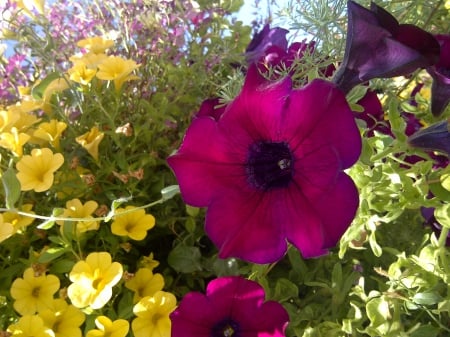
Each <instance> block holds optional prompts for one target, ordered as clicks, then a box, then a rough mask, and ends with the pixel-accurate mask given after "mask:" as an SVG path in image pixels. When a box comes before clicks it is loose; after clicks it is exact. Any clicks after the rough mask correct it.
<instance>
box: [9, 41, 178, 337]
mask: <svg viewBox="0 0 450 337" xmlns="http://www.w3.org/2000/svg"><path fill="white" fill-rule="evenodd" d="M113 44H114V42H113V41H112V40H105V39H103V38H100V37H94V38H90V39H85V40H82V41H79V42H78V44H77V45H78V47H80V48H82V50H83V53H82V54H80V55H78V56H74V57H72V58H71V61H72V63H73V66H72V67H71V68H70V69H69V70H68V71H67V73H66V74H57V75H55V74H53V75H52V74H51V75H49V76H48V77H47V78H45V79H43V80H42V81H40V82H39V83H36V85H35V86H33V87H32V88H20V93H21V100H20V102H18V103H16V104H13V105H10V106H7V107H0V147H1V148H2V149H1V151H2V152H1V154H3V153H7V154H9V155H10V156H11V158H12V160H11V161H10V163H9V168H8V170H7V171H6V170H5V171H4V172H0V177H2V179H3V178H4V182H5V181H6V180H7V179H9V180H12V182H11V190H13V188H14V184H16V189H17V190H18V191H16V192H17V193H21V194H20V197H17V198H16V199H14V198H13V200H12V201H11V202H12V204H10V205H9V206H7V207H8V209H7V210H5V209H3V213H0V242H3V241H5V240H8V239H11V240H12V239H14V236H15V235H16V234H19V235H23V238H26V239H28V237H27V235H28V234H29V233H30V231H29V230H28V231H27V230H26V228H27V227H28V226H30V225H31V224H32V223H33V221H34V217H33V216H34V215H35V214H34V212H38V211H37V210H36V209H39V208H41V206H42V205H38V204H37V202H36V200H39V199H38V198H36V197H35V196H36V193H41V194H40V196H43V197H45V198H47V197H48V198H54V200H59V201H60V202H61V203H63V205H64V206H63V207H61V208H55V209H54V215H53V217H52V218H51V219H49V221H48V223H47V224H44V225H43V224H41V225H40V226H39V227H38V228H37V229H35V232H34V233H33V235H34V234H36V235H37V236H38V237H42V238H46V239H47V238H48V240H45V243H43V247H42V248H39V249H40V250H41V251H38V252H36V251H34V249H35V247H34V246H33V247H30V264H29V265H32V266H33V267H29V268H27V269H26V270H24V272H23V274H22V277H18V278H16V279H15V280H14V281H13V283H12V285H11V287H10V296H11V298H12V299H13V303H12V307H13V309H14V310H15V312H16V313H17V314H18V316H19V318H18V319H17V320H15V321H14V323H12V324H10V325H9V326H8V327H7V330H6V333H7V334H10V335H12V336H16V337H31V336H33V337H50V336H51V337H82V336H86V337H125V336H126V335H129V334H130V333H131V332H132V334H133V335H134V336H135V337H170V328H171V326H170V319H169V314H170V313H171V312H172V311H173V310H174V309H175V306H176V299H175V296H174V295H173V294H171V293H168V292H164V291H163V288H164V278H163V276H162V275H161V274H159V273H154V272H153V269H154V268H155V267H156V266H158V264H159V263H158V262H157V261H155V260H154V259H153V255H152V254H151V255H150V256H149V257H148V258H143V260H142V261H141V264H138V265H137V267H136V268H137V270H136V271H135V272H134V273H130V272H128V271H126V269H127V266H124V265H122V264H121V263H120V262H117V261H114V260H113V257H112V256H111V254H110V253H109V252H104V251H94V252H89V253H88V252H84V251H83V249H84V247H82V245H83V243H84V240H85V239H86V238H90V236H89V234H86V233H87V232H90V233H91V234H92V232H93V231H98V230H100V231H107V232H109V233H112V234H113V235H115V236H116V237H115V239H116V240H117V242H120V247H125V246H126V245H127V244H129V245H130V243H129V242H128V240H134V241H141V240H144V239H145V238H146V236H147V232H148V231H149V230H150V229H152V228H153V227H154V226H155V218H154V217H153V216H152V215H151V214H147V213H146V212H145V211H144V209H142V208H141V207H136V206H125V207H123V208H117V209H114V210H112V211H111V212H109V213H108V211H109V210H108V207H107V206H105V205H99V203H98V202H97V201H95V200H92V195H95V192H94V193H93V194H91V195H90V196H89V197H86V199H87V200H83V199H82V196H83V195H82V194H81V193H78V194H77V193H74V192H73V191H77V190H76V189H77V188H79V186H74V184H73V183H72V184H65V182H66V180H68V181H69V180H70V179H72V178H73V176H75V177H77V178H79V180H76V181H80V182H82V183H83V184H84V185H86V186H91V185H92V184H95V179H96V177H95V175H94V173H93V172H92V171H90V169H88V168H86V165H84V166H83V165H82V164H80V162H79V161H81V159H79V158H78V157H76V156H75V157H73V156H70V154H67V153H66V152H65V151H66V150H67V149H68V148H69V149H70V150H71V151H72V150H73V148H77V147H79V148H82V149H84V150H85V151H86V152H87V153H88V154H89V155H90V156H91V157H92V158H93V159H94V161H95V162H94V163H93V165H98V166H99V167H100V166H101V165H102V164H103V162H102V160H103V157H102V152H101V148H100V144H101V142H102V141H104V139H105V137H108V136H107V134H105V132H103V131H105V130H110V131H111V132H114V134H117V133H120V132H122V133H123V135H125V136H130V135H131V134H132V129H131V127H130V126H128V127H124V130H125V129H126V130H125V131H126V132H125V131H119V132H118V131H117V130H115V129H114V128H109V129H108V126H105V125H104V124H101V123H98V124H99V125H94V126H89V127H88V128H85V129H83V131H82V132H79V131H78V130H80V129H81V128H80V126H83V125H81V123H80V124H77V123H78V121H75V122H73V121H74V119H73V118H72V115H71V113H73V111H72V112H71V111H66V110H65V109H61V107H62V106H64V104H63V103H64V102H65V99H67V97H68V96H70V95H72V94H74V95H76V94H78V93H82V94H87V93H88V91H89V90H92V91H95V90H97V89H99V88H100V89H99V90H100V91H97V92H102V91H101V90H103V89H106V90H108V89H109V88H110V87H113V89H114V90H113V91H111V90H110V92H111V93H112V94H113V95H117V93H118V92H120V90H121V89H122V88H123V86H124V83H125V82H127V81H130V80H134V79H137V78H138V77H137V76H136V75H134V74H133V72H134V71H135V70H136V69H137V68H138V67H139V65H137V64H136V62H134V61H132V60H127V59H125V58H122V57H120V56H112V55H107V54H106V51H107V49H108V48H111V47H112V46H113ZM105 81H106V82H105ZM76 113H83V111H76ZM94 123H97V122H96V120H95V119H94ZM130 130H131V131H130ZM106 139H108V138H106ZM104 142H105V141H104ZM78 150H79V149H77V151H78ZM84 150H83V151H84ZM1 154H0V155H1ZM0 158H1V157H0ZM77 160H79V161H77ZM114 174H115V175H114ZM143 174H144V171H143V169H142V168H139V169H138V170H136V171H128V175H127V179H129V178H130V177H133V178H135V179H137V180H140V179H142V176H143ZM6 176H7V177H6ZM112 176H120V174H119V173H116V172H115V171H113V172H112ZM14 179H15V181H14ZM73 181H74V180H71V182H73ZM75 185H76V183H75ZM17 186H18V187H17ZM13 192H14V191H13ZM14 193H15V192H14ZM28 196H30V198H28ZM17 199H19V201H17ZM29 200H32V201H31V202H33V203H28V202H29ZM16 204H18V205H17V207H16V208H15V206H16ZM38 206H39V207H38ZM33 208H34V211H33ZM106 215H107V216H106ZM36 217H40V216H38V215H36ZM110 220H111V223H110V224H106V222H107V221H110ZM54 224H56V225H57V226H55V228H57V229H59V231H58V230H56V232H55V230H54V229H52V232H51V233H56V235H54V236H52V234H50V232H48V233H47V232H46V231H45V230H46V229H50V228H52V227H53V226H54ZM46 226H48V227H46ZM27 233H28V234H27ZM12 237H13V238H12ZM24 241H25V239H24ZM11 242H12V241H11ZM53 244H55V245H53ZM72 244H73V246H72ZM74 247H75V248H74ZM98 247H100V245H99V246H98ZM99 250H101V249H99ZM55 252H56V253H55ZM52 254H66V255H64V256H65V260H64V261H63V262H64V263H62V264H61V265H64V268H66V269H64V271H63V272H61V271H59V272H55V271H53V269H52V267H54V265H52V262H48V261H53V260H52V259H53V258H58V257H59V256H61V255H53V256H52ZM113 255H114V254H113ZM54 256H56V257H54ZM41 260H42V261H44V262H42V261H41ZM35 261H38V262H37V263H36V264H35ZM53 273H54V274H53ZM57 275H59V276H61V275H67V279H63V278H61V279H60V278H58V276H57ZM120 286H123V288H121V289H118V288H120ZM123 292H128V295H129V297H128V298H129V301H130V305H131V306H132V308H133V310H131V308H130V310H129V311H128V313H129V316H132V315H133V314H134V317H133V318H132V319H130V317H129V316H128V317H124V318H120V317H116V316H114V317H108V316H107V313H109V310H110V307H108V306H109V305H111V306H112V304H111V302H113V301H114V299H115V297H116V295H117V294H120V293H123ZM88 315H96V316H95V317H93V316H91V317H89V319H87V316H88ZM112 318H114V319H112ZM85 321H86V323H85ZM94 323H95V327H94V326H93V324H94ZM82 330H85V331H82ZM130 331H131V332H130Z"/></svg>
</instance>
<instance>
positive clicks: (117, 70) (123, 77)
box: [96, 56, 139, 91]
mask: <svg viewBox="0 0 450 337" xmlns="http://www.w3.org/2000/svg"><path fill="white" fill-rule="evenodd" d="M138 67H139V65H138V64H137V63H136V62H134V61H133V60H126V59H124V58H122V57H120V56H109V57H108V58H106V59H104V60H103V62H102V63H100V64H99V65H98V69H99V70H98V72H97V75H96V76H97V77H98V78H99V79H101V80H105V81H113V82H114V87H115V89H116V91H119V90H120V89H121V88H122V85H123V83H125V82H126V81H130V80H136V79H139V77H138V76H136V75H133V74H131V73H132V72H133V71H134V70H135V69H137V68H138Z"/></svg>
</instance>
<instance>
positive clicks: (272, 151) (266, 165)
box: [245, 140, 294, 191]
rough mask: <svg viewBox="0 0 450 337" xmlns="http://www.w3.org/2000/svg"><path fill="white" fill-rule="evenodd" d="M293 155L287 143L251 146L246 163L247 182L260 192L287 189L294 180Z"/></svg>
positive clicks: (263, 142) (266, 142)
mask: <svg viewBox="0 0 450 337" xmlns="http://www.w3.org/2000/svg"><path fill="white" fill-rule="evenodd" d="M293 161H294V158H293V155H292V151H291V149H290V147H289V144H288V143H286V142H271V141H265V140H262V141H257V142H255V143H253V144H252V145H250V147H249V149H248V153H247V161H246V163H245V171H246V173H247V180H248V182H249V183H250V185H252V186H253V187H255V188H257V189H260V190H264V191H267V190H271V189H273V188H285V187H287V186H288V185H289V183H290V182H291V180H292V177H293V174H294V171H293Z"/></svg>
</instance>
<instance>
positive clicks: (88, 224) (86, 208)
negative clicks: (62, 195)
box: [56, 199, 100, 235]
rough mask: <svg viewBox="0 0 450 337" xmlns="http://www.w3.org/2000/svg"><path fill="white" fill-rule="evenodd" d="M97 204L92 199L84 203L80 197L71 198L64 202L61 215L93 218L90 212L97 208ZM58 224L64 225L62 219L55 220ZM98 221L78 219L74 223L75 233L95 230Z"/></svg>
mask: <svg viewBox="0 0 450 337" xmlns="http://www.w3.org/2000/svg"><path fill="white" fill-rule="evenodd" d="M97 207H98V204H97V203H96V202H95V201H93V200H90V201H87V202H86V203H85V204H82V203H81V201H80V199H72V200H69V201H67V202H66V208H65V209H64V213H63V214H62V217H65V218H88V219H90V218H93V216H92V213H94V212H95V210H96V209H97ZM56 223H57V224H58V225H62V226H64V221H57V222H56ZM99 226H100V225H99V222H98V221H79V222H77V224H76V232H77V234H78V235H79V234H81V233H84V232H86V231H92V230H97V229H98V227H99Z"/></svg>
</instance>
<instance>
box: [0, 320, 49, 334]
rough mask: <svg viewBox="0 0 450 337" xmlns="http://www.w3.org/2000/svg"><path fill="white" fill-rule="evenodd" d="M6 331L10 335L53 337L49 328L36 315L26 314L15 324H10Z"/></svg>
mask: <svg viewBox="0 0 450 337" xmlns="http://www.w3.org/2000/svg"><path fill="white" fill-rule="evenodd" d="M7 332H9V333H10V334H11V337H55V334H54V333H53V331H52V330H51V329H49V328H48V327H46V326H45V325H44V321H43V319H42V318H41V317H39V316H37V315H33V316H32V315H26V316H23V317H21V318H20V319H19V321H18V322H17V323H15V324H11V325H10V326H9V327H8V329H7Z"/></svg>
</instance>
